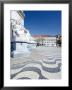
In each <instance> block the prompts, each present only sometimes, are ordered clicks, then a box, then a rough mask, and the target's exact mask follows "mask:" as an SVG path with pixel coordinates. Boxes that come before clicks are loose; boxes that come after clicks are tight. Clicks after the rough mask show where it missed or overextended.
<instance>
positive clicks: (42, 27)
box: [24, 11, 61, 35]
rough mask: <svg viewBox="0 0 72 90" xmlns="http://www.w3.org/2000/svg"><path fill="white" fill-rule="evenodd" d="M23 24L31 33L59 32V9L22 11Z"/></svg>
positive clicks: (52, 33) (54, 33) (53, 33)
mask: <svg viewBox="0 0 72 90" xmlns="http://www.w3.org/2000/svg"><path fill="white" fill-rule="evenodd" d="M24 14H25V18H24V26H25V28H27V29H28V30H29V31H30V33H31V35H41V34H42V35H58V34H61V11H24Z"/></svg>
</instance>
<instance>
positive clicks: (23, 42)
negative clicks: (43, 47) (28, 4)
mask: <svg viewBox="0 0 72 90" xmlns="http://www.w3.org/2000/svg"><path fill="white" fill-rule="evenodd" d="M24 18H25V15H24V12H23V11H17V10H11V12H10V29H11V35H10V36H11V56H12V57H15V56H16V55H17V56H18V55H20V54H21V55H22V54H24V53H30V51H29V48H28V47H30V48H31V47H32V48H33V47H35V45H36V42H35V41H34V39H33V37H32V36H31V34H30V32H29V31H28V30H27V29H26V28H25V26H24Z"/></svg>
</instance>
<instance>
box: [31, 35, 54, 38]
mask: <svg viewBox="0 0 72 90" xmlns="http://www.w3.org/2000/svg"><path fill="white" fill-rule="evenodd" d="M32 37H35V38H36V37H56V36H52V35H32Z"/></svg>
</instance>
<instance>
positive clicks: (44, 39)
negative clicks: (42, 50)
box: [33, 35, 56, 46]
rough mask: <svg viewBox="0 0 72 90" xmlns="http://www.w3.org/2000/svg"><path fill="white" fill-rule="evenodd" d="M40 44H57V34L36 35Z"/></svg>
mask: <svg viewBox="0 0 72 90" xmlns="http://www.w3.org/2000/svg"><path fill="white" fill-rule="evenodd" d="M33 37H34V38H35V40H36V41H37V43H38V45H39V46H56V36H50V35H34V36H33Z"/></svg>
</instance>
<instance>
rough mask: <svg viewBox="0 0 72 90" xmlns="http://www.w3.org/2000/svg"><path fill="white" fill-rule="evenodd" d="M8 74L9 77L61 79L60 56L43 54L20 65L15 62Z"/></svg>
mask: <svg viewBox="0 0 72 90" xmlns="http://www.w3.org/2000/svg"><path fill="white" fill-rule="evenodd" d="M42 56H43V55H42ZM26 59H27V58H26ZM10 74H11V79H22V80H23V79H48V80H49V79H61V57H60V56H50V55H49V56H48V55H45V57H44V58H41V59H40V58H37V60H30V61H26V62H24V63H22V64H21V65H19V64H15V65H14V66H13V67H11V73H10Z"/></svg>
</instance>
